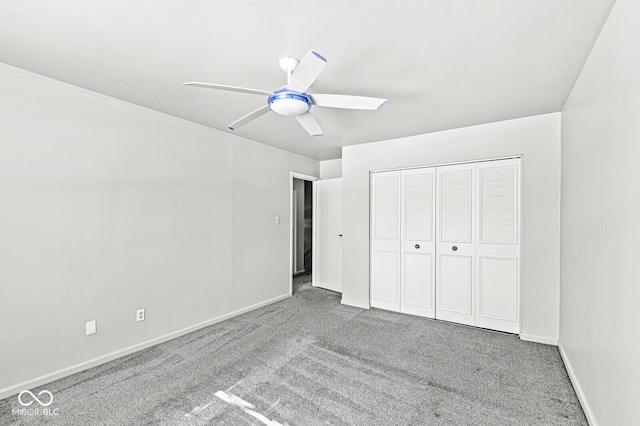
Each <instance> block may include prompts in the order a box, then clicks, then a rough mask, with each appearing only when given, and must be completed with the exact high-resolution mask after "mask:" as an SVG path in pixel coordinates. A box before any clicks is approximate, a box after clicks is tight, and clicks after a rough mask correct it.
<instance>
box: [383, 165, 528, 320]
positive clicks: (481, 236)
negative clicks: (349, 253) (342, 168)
mask: <svg viewBox="0 0 640 426" xmlns="http://www.w3.org/2000/svg"><path fill="white" fill-rule="evenodd" d="M520 168H521V159H520V158H510V159H501V160H491V161H482V162H475V163H464V164H455V165H445V166H434V167H423V168H413V169H407V170H394V171H382V172H373V173H371V275H370V276H371V306H372V307H376V308H381V309H387V310H392V311H396V312H402V313H407V314H413V315H420V316H424V317H428V318H436V319H441V320H445V321H451V322H456V323H460V324H467V325H473V326H478V327H483V328H489V329H494V330H500V331H506V332H511V333H519V332H520V312H519V310H520V309H519V305H520V304H519V300H520Z"/></svg>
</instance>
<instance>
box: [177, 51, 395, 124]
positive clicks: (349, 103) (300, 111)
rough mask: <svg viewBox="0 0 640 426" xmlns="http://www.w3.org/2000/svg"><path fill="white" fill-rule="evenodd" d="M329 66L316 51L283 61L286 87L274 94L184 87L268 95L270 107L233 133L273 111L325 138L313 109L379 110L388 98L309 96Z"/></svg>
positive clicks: (247, 118)
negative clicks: (311, 87)
mask: <svg viewBox="0 0 640 426" xmlns="http://www.w3.org/2000/svg"><path fill="white" fill-rule="evenodd" d="M326 63H327V60H326V59H325V58H323V57H322V56H321V55H320V54H319V53H318V52H315V51H313V50H310V51H309V52H308V53H307V54H306V55H305V56H304V58H302V60H301V61H299V60H297V59H296V58H291V57H288V56H286V57H284V58H282V59H280V68H282V70H283V71H285V72H286V73H287V85H286V86H284V87H282V88H280V89H278V90H276V91H274V92H270V91H267V90H257V89H248V88H245V87H235V86H226V85H222V84H211V83H199V82H195V81H194V82H188V83H183V84H184V85H185V86H196V87H204V88H207V89H217V90H227V91H231V92H242V93H251V94H254V95H262V96H267V105H265V106H263V107H261V108H258V109H257V110H255V111H253V112H251V113H249V114H247V115H245V116H244V117H242V118H240V119H239V120H236V121H234V122H233V123H231V124H229V126H228V127H229V129H230V130H236V129H237V128H239V127H240V126H243V125H245V124H247V123H249V122H250V121H253V120H255V119H256V118H258V117H261V116H263V115H264V114H266V113H268V112H269V111H273V112H275V113H276V114H279V115H283V116H286V117H296V119H297V120H298V122H299V123H300V124H301V125H302V127H304V129H305V130H306V131H307V132H308V133H309V134H310V135H311V136H322V129H321V128H320V126H319V125H318V122H317V121H316V119H315V118H314V117H313V115H311V112H310V111H309V110H310V109H311V107H312V106H318V107H329V108H344V109H363V110H377V109H380V108H381V107H382V106H383V105H384V104H386V103H387V100H386V99H379V98H368V97H364V96H349V95H329V94H309V93H306V91H307V89H308V88H309V87H310V86H311V84H313V82H314V81H315V80H316V78H318V76H319V75H320V72H321V71H322V69H323V68H324V66H325V65H326Z"/></svg>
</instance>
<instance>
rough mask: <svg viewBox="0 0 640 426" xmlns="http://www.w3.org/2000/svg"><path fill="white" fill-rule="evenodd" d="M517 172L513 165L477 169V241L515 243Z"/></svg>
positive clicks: (516, 226) (516, 227)
mask: <svg viewBox="0 0 640 426" xmlns="http://www.w3.org/2000/svg"><path fill="white" fill-rule="evenodd" d="M517 174H518V168H517V166H516V165H507V166H497V167H487V168H484V167H482V168H480V169H479V173H478V177H479V179H480V182H479V190H480V196H479V198H478V201H479V203H480V212H479V213H480V214H479V219H480V243H486V244H491V243H493V244H516V243H517V229H518V220H517V219H518V215H517V208H518V191H517V183H518V179H517Z"/></svg>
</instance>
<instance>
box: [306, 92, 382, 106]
mask: <svg viewBox="0 0 640 426" xmlns="http://www.w3.org/2000/svg"><path fill="white" fill-rule="evenodd" d="M309 96H311V100H312V101H313V104H314V105H316V106H320V107H329V108H345V109H367V110H376V109H380V108H382V107H383V106H384V104H386V103H387V100H386V99H379V98H368V97H365V96H350V95H324V94H315V95H309Z"/></svg>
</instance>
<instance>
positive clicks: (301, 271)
mask: <svg viewBox="0 0 640 426" xmlns="http://www.w3.org/2000/svg"><path fill="white" fill-rule="evenodd" d="M305 272H306V270H304V269H301V270H299V271H295V272H294V273H293V275H302V274H304V273H305Z"/></svg>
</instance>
